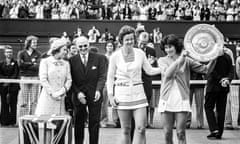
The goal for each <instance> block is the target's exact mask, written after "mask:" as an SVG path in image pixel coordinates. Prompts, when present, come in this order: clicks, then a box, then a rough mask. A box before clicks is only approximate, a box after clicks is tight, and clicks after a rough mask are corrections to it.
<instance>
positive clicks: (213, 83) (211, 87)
mask: <svg viewBox="0 0 240 144" xmlns="http://www.w3.org/2000/svg"><path fill="white" fill-rule="evenodd" d="M233 76H234V67H233V64H232V59H231V57H230V56H229V55H228V54H226V53H224V55H222V56H219V57H218V58H217V62H216V65H215V67H214V69H213V71H212V72H211V73H210V74H209V75H208V77H207V89H206V92H219V91H229V86H228V87H222V86H221V83H220V81H221V79H222V78H228V79H229V81H230V82H231V80H232V79H233Z"/></svg>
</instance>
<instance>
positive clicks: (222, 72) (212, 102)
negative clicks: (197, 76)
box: [204, 48, 234, 139]
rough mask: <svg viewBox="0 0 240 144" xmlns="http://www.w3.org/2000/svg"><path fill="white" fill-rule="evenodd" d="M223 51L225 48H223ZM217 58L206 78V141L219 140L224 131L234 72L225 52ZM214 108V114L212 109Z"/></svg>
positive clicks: (230, 60)
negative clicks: (207, 133) (207, 132)
mask: <svg viewBox="0 0 240 144" xmlns="http://www.w3.org/2000/svg"><path fill="white" fill-rule="evenodd" d="M224 49H225V48H224ZM222 53H223V54H222V55H220V56H218V58H217V59H216V61H215V63H216V64H215V66H214V67H213V70H212V71H211V72H210V74H209V75H208V76H207V88H206V96H205V105H204V107H205V111H206V116H207V122H208V126H209V129H210V132H211V133H210V134H209V135H208V136H207V138H208V139H221V138H222V134H223V129H224V120H225V110H226V102H227V94H228V92H229V85H230V83H231V80H232V78H233V74H234V70H233V65H232V59H231V57H230V56H229V55H228V54H227V53H226V52H225V50H224V51H223V52H222ZM215 107H216V113H215V112H214V108H215Z"/></svg>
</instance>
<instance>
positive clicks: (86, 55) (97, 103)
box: [70, 36, 107, 144]
mask: <svg viewBox="0 0 240 144" xmlns="http://www.w3.org/2000/svg"><path fill="white" fill-rule="evenodd" d="M74 43H75V45H76V47H77V48H78V49H79V54H78V55H75V56H73V57H72V58H70V67H71V75H72V80H73V84H72V91H73V97H72V100H73V105H74V116H75V119H74V122H75V143H76V144H83V140H84V122H85V120H86V118H87V108H88V112H89V125H88V129H89V143H90V144H98V139H99V123H100V116H101V105H102V96H101V92H102V89H103V87H104V85H105V82H106V72H107V71H106V58H105V56H103V55H100V54H96V53H91V52H89V50H90V48H89V41H88V38H86V37H85V36H80V37H78V38H76V39H75V41H74Z"/></svg>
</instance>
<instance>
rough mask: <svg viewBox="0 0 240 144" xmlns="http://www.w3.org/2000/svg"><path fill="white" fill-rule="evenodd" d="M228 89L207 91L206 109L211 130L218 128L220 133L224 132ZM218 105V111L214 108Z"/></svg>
mask: <svg viewBox="0 0 240 144" xmlns="http://www.w3.org/2000/svg"><path fill="white" fill-rule="evenodd" d="M227 94H228V92H227V91H221V92H207V93H206V96H205V105H204V107H205V111H206V117H207V122H208V126H209V129H210V131H211V132H213V131H215V130H218V131H219V133H220V135H222V133H223V129H224V120H225V111H226V102H227ZM215 107H216V112H214V108H215Z"/></svg>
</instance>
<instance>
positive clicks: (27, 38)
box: [24, 35, 38, 49]
mask: <svg viewBox="0 0 240 144" xmlns="http://www.w3.org/2000/svg"><path fill="white" fill-rule="evenodd" d="M33 40H38V37H36V36H34V35H30V36H27V37H26V40H25V44H24V48H25V49H28V48H29V47H30V46H31V43H32V41H33Z"/></svg>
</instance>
